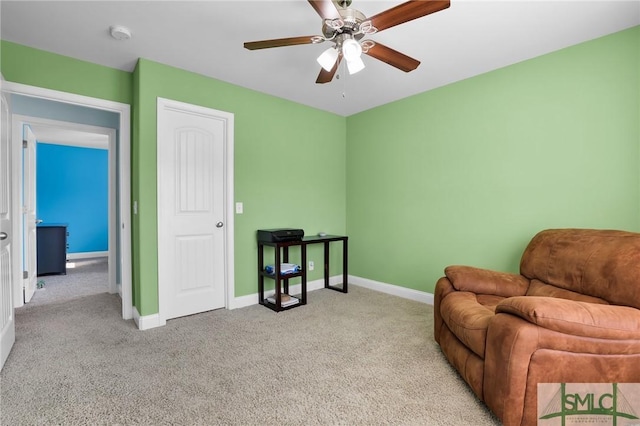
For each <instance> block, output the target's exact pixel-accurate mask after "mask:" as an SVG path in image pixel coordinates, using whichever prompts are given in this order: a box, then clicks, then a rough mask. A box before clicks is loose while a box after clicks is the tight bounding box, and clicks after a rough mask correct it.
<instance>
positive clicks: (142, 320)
mask: <svg viewBox="0 0 640 426" xmlns="http://www.w3.org/2000/svg"><path fill="white" fill-rule="evenodd" d="M341 283H342V274H341V275H335V276H333V277H330V278H329V284H330V285H340V284H341ZM349 285H355V286H358V287H364V288H368V289H369V290H374V291H379V292H381V293H386V294H391V295H393V296H398V297H402V298H403V299H410V300H415V301H416V302H421V303H426V304H428V305H433V294H432V293H427V292H425V291H419V290H413V289H410V288H406V287H400V286H397V285H394V284H387V283H382V282H379V281H373V280H370V279H367V278H361V277H356V276H354V275H349ZM301 287H302V285H301V284H296V285H292V286H289V292H290V293H292V294H297V293H300V291H301V290H302V288H301ZM323 288H324V280H323V279H320V280H313V281H309V282H308V283H307V293H308V292H310V291H315V290H320V289H323ZM271 293H272V291H268V292H266V294H265V297H266V296H270V295H271ZM257 304H258V293H254V294H249V295H247V296H240V297H235V298H233V299H232V305H231V306H227V309H239V308H245V307H247V306H251V305H257ZM133 320H134V321H135V323H136V325H137V326H138V329H139V330H149V329H152V328H156V327H162V326H164V325H166V323H167V322H166V321H164V320H161V319H160V315H159V314H153V315H145V316H140V314H139V313H138V309H137V308H136V307H135V306H134V307H133Z"/></svg>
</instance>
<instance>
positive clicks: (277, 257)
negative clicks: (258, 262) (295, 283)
mask: <svg viewBox="0 0 640 426" xmlns="http://www.w3.org/2000/svg"><path fill="white" fill-rule="evenodd" d="M275 261H276V264H275V265H273V267H274V269H275V274H276V276H275V277H274V278H275V279H274V282H275V284H276V289H275V290H276V294H275V296H274V297H275V298H276V310H277V311H280V310H282V297H281V296H280V279H281V278H282V272H281V271H280V247H276V253H275Z"/></svg>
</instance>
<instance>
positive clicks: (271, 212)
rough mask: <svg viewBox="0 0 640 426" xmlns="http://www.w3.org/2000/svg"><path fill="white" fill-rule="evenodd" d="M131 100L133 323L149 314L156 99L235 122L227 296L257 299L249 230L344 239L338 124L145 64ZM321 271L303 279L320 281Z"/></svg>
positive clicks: (313, 256)
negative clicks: (231, 266)
mask: <svg viewBox="0 0 640 426" xmlns="http://www.w3.org/2000/svg"><path fill="white" fill-rule="evenodd" d="M134 92H135V94H134V118H135V121H134V131H133V132H134V136H133V145H134V148H133V151H134V152H133V176H132V179H133V191H132V193H133V197H134V200H138V203H139V204H138V205H139V209H138V212H139V214H138V215H137V216H136V217H134V220H133V225H134V235H133V241H134V245H135V246H136V247H137V250H136V251H137V253H136V255H135V256H136V257H135V262H136V267H135V274H134V286H135V294H136V297H135V300H134V303H135V305H136V307H137V308H138V310H139V312H140V314H141V315H150V314H153V313H156V312H157V311H158V286H157V280H158V278H157V267H158V265H157V215H156V203H157V191H156V142H155V141H156V98H157V97H163V98H168V99H173V100H177V101H182V102H188V103H191V104H196V105H202V106H205V107H209V108H214V109H217V110H222V111H227V112H231V113H233V114H234V120H235V146H234V148H235V165H234V168H235V201H237V202H243V203H244V214H241V215H235V293H236V296H243V295H249V294H254V293H256V291H257V277H256V257H257V247H256V241H255V235H256V234H255V233H256V230H257V229H261V228H277V227H296V228H297V227H299V228H302V229H304V230H305V232H306V233H307V234H315V233H317V232H318V231H320V230H323V231H326V232H330V233H334V234H343V233H344V232H345V231H346V225H345V217H346V194H345V193H346V182H345V174H346V171H345V170H346V167H345V158H346V147H345V144H346V139H345V137H346V119H345V118H344V117H340V116H337V115H334V114H330V113H327V112H323V111H319V110H316V109H312V108H309V107H305V106H302V105H299V104H296V103H293V102H290V101H286V100H283V99H279V98H275V97H273V96H268V95H265V94H262V93H258V92H255V91H252V90H248V89H244V88H241V87H238V86H234V85H231V84H228V83H224V82H221V81H218V80H213V79H211V78H208V77H205V76H202V75H199V74H194V73H191V72H187V71H184V70H180V69H177V68H173V67H169V66H166V65H162V64H159V63H156V62H152V61H148V60H144V59H141V60H139V61H138V65H137V69H136V70H135V72H134ZM320 249H321V247H320V246H317V247H310V249H309V252H308V258H309V260H315V261H316V262H317V263H320V261H321V259H322V252H321V250H320ZM292 255H293V253H292ZM294 259H295V258H294V257H292V259H291V260H292V261H294ZM334 263H335V262H334ZM321 269H322V268H316V270H315V271H313V272H312V273H310V275H309V279H312V280H313V279H320V278H321V273H322V271H321Z"/></svg>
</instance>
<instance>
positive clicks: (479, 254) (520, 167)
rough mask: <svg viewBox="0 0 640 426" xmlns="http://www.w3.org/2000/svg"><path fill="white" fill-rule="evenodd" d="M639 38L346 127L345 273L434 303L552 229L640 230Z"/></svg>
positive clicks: (515, 257) (398, 106)
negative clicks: (443, 291) (456, 281)
mask: <svg viewBox="0 0 640 426" xmlns="http://www.w3.org/2000/svg"><path fill="white" fill-rule="evenodd" d="M639 55H640V27H635V28H633V29H631V30H627V31H623V32H620V33H617V34H614V35H610V36H607V37H604V38H600V39H597V40H594V41H590V42H586V43H583V44H580V45H576V46H573V47H570V48H567V49H564V50H561V51H557V52H554V53H551V54H548V55H545V56H541V57H538V58H535V59H532V60H529V61H526V62H522V63H519V64H515V65H513V66H509V67H506V68H503V69H500V70H497V71H493V72H490V73H487V74H484V75H481V76H477V77H474V78H471V79H468V80H465V81H461V82H458V83H455V84H451V85H449V86H446V87H442V88H439V89H437V90H433V91H430V92H426V93H423V94H420V95H417V96H413V97H411V98H407V99H404V100H401V101H398V102H395V103H392V104H388V105H384V106H381V107H378V108H375V109H373V110H369V111H366V112H363V113H360V114H357V115H354V116H351V117H349V118H348V119H347V136H348V144H347V200H348V205H347V231H348V234H349V240H350V247H349V248H350V253H349V254H350V264H349V272H350V273H351V274H353V275H356V276H360V277H365V278H368V279H372V280H375V281H380V282H386V283H392V284H397V285H400V286H404V287H408V288H412V289H417V290H422V291H427V292H432V291H433V289H434V286H435V282H436V280H437V278H438V277H440V276H442V273H443V269H444V267H445V266H447V265H451V264H468V265H475V266H479V267H485V268H491V269H498V270H506V271H513V272H516V271H518V267H519V259H520V256H521V254H522V251H523V250H524V247H525V246H526V244H527V243H528V241H529V240H530V239H531V237H532V236H533V235H534V234H535V233H536V232H537V231H539V230H542V229H545V228H554V227H594V228H617V229H626V230H630V231H640V186H639V179H638V178H639V171H640V149H639V146H640V129H639V126H640V124H639V123H640V120H639V117H640V107H639V97H638V94H639V82H638V80H639V78H640V66H639V62H640V56H639Z"/></svg>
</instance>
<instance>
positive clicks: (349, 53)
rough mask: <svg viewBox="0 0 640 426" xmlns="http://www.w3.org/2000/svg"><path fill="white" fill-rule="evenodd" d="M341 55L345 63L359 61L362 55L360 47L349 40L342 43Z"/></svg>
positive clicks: (354, 41) (352, 40)
mask: <svg viewBox="0 0 640 426" xmlns="http://www.w3.org/2000/svg"><path fill="white" fill-rule="evenodd" d="M342 54H343V55H344V58H345V59H346V60H347V62H350V61H353V60H355V59H359V58H360V55H362V46H360V43H358V42H357V41H356V40H354V39H352V38H349V39H347V40H345V41H344V42H343V43H342Z"/></svg>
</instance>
